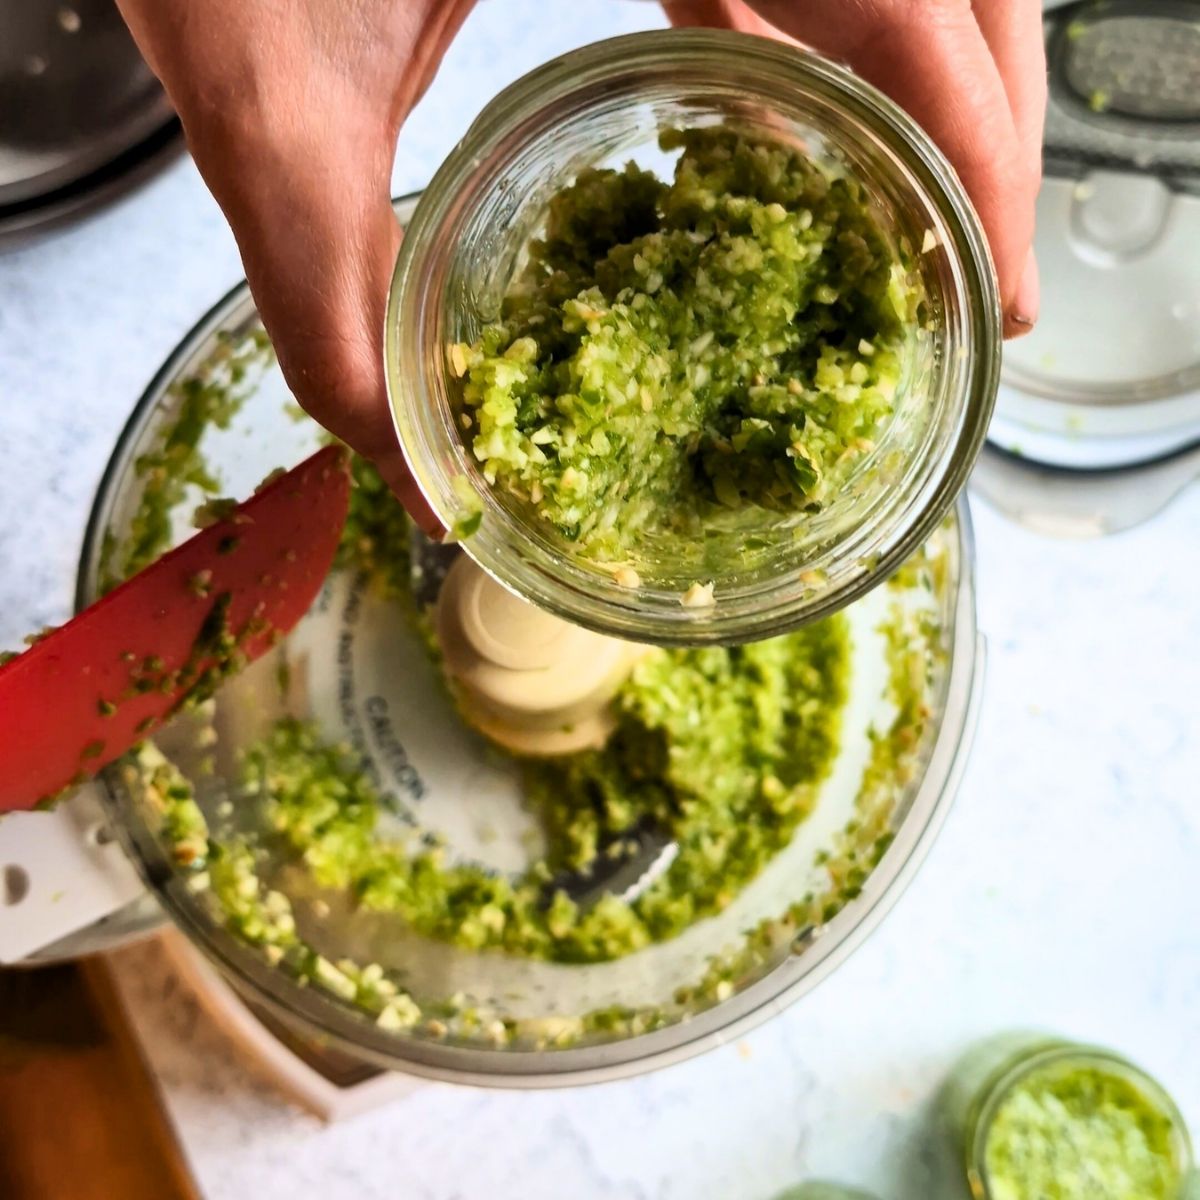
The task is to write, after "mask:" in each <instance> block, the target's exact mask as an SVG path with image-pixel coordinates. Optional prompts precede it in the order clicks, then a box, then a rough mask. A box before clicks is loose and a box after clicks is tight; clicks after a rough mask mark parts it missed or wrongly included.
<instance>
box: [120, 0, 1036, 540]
mask: <svg viewBox="0 0 1200 1200" xmlns="http://www.w3.org/2000/svg"><path fill="white" fill-rule="evenodd" d="M118 3H119V5H120V8H121V10H122V13H123V15H124V16H125V19H126V21H127V22H128V24H129V26H130V29H131V30H132V31H133V34H134V37H135V38H136V40H137V42H138V45H139V47H140V48H141V50H142V53H143V54H144V56H145V57H146V59H147V61H148V62H149V63H150V65H151V67H152V68H153V69H154V70H155V72H156V73H157V74H158V76H159V78H160V79H161V80H162V81H163V84H164V86H165V87H166V90H167V92H168V94H169V96H170V97H171V100H172V103H173V104H174V105H175V108H176V110H177V111H178V113H179V115H180V117H181V119H182V121H183V126H184V130H185V132H186V134H187V137H188V143H189V147H190V149H191V151H192V155H193V158H194V159H195V161H196V165H197V167H198V168H199V170H200V173H201V175H202V176H203V177H204V180H205V182H206V183H207V184H208V186H209V188H210V189H211V190H212V192H213V195H214V196H215V197H216V199H217V202H218V203H219V204H220V205H221V207H222V209H223V211H224V212H225V215H226V216H227V218H228V219H229V222H230V225H231V226H232V228H233V232H234V236H235V237H236V239H237V242H238V247H239V249H240V251H241V254H242V260H243V263H244V265H245V268H246V275H247V278H248V280H249V282H250V287H251V290H252V292H253V293H254V296H255V299H256V301H257V304H258V308H259V312H260V313H261V315H262V319H263V323H264V325H265V326H266V328H267V331H268V333H269V334H270V335H271V339H272V342H273V344H274V345H275V348H276V351H277V352H278V355H279V361H280V366H281V368H282V370H283V373H284V376H285V378H286V379H287V382H288V385H289V387H290V388H291V390H292V392H293V394H294V395H295V396H296V398H297V400H298V401H299V402H300V403H301V404H302V405H303V407H304V408H305V409H306V410H307V411H308V412H309V413H310V414H311V415H312V416H313V417H315V418H316V419H317V420H318V421H320V422H321V424H323V425H324V426H325V427H326V428H328V429H330V430H331V431H332V432H333V433H334V434H336V435H337V436H338V437H340V438H341V439H342V440H343V441H345V442H347V443H348V444H349V445H350V446H352V447H353V448H354V449H355V450H357V451H358V452H359V453H361V454H363V455H365V456H366V457H367V458H370V459H372V460H373V461H374V462H375V463H376V465H377V466H378V467H379V469H380V472H381V473H382V475H383V477H384V478H385V480H386V481H387V482H388V484H389V485H390V486H391V488H392V489H393V491H395V492H396V494H397V495H398V496H399V497H400V499H401V500H402V501H403V502H404V504H405V506H406V507H407V508H408V510H409V511H410V512H411V513H412V514H413V516H414V517H415V518H416V519H417V520H418V522H419V523H420V524H421V525H422V526H423V527H424V528H426V529H427V530H429V531H430V532H435V531H437V530H438V528H439V527H438V523H437V521H436V518H434V517H433V515H432V513H431V512H430V511H429V509H428V507H427V505H426V504H425V502H424V500H423V498H422V497H421V495H420V493H419V491H418V490H417V488H416V486H415V485H414V483H413V481H412V479H411V477H410V476H409V474H408V471H407V468H406V466H405V463H404V457H403V454H402V453H401V451H400V448H399V446H398V444H397V442H396V438H395V433H394V431H393V427H392V422H391V417H390V414H389V413H388V409H387V404H386V400H385V394H386V388H385V383H384V377H383V363H382V355H381V353H380V344H381V341H382V330H383V322H384V310H385V307H386V302H387V291H388V285H389V281H390V276H391V270H392V265H393V263H394V260H395V255H396V250H397V247H398V245H399V238H400V231H399V228H398V227H397V224H396V221H395V218H394V215H393V213H392V209H391V200H390V180H391V166H392V161H393V158H394V155H395V146H396V138H397V135H398V133H399V129H400V126H401V124H402V123H403V121H404V118H405V117H406V116H407V115H408V113H409V112H410V111H411V109H412V107H413V106H414V105H415V104H416V102H417V100H419V99H420V97H421V95H422V94H423V92H424V90H425V88H426V87H427V86H428V85H429V83H430V81H431V80H432V78H433V75H434V73H435V72H436V70H437V67H438V65H439V63H440V61H441V59H442V56H443V55H444V53H445V51H446V49H447V48H448V46H449V45H450V43H451V41H452V40H453V38H454V35H455V33H456V32H457V31H458V29H459V27H460V26H461V24H462V22H463V20H464V19H465V17H466V15H467V13H468V12H469V11H470V9H471V8H472V7H473V4H474V0H403V2H400V0H341V2H340V3H337V4H329V3H328V2H327V0H273V2H267V0H258V2H257V3H253V4H247V3H245V2H244V0H205V2H204V3H202V4H196V3H194V2H193V0H118ZM664 3H665V6H666V9H667V11H668V14H669V15H670V17H671V19H672V20H673V21H674V22H675V23H676V24H705V25H713V26H724V27H727V28H734V29H741V30H744V31H748V32H755V33H761V34H768V35H771V36H792V37H794V38H795V39H797V40H800V41H804V42H806V43H807V44H810V45H812V46H814V47H815V48H817V49H820V50H822V51H824V52H826V53H829V54H832V55H834V56H837V57H840V58H843V59H845V60H847V61H849V62H850V63H851V65H853V66H854V67H855V68H856V69H857V70H858V71H859V73H860V74H862V75H863V76H864V77H865V78H867V79H869V80H871V81H872V82H873V83H875V84H877V85H878V86H880V87H881V88H883V89H884V90H885V91H887V92H888V93H889V94H891V95H892V96H893V97H894V98H895V99H896V100H897V101H898V102H899V103H900V104H902V105H903V106H904V107H905V108H907V109H908V110H909V111H910V112H911V113H912V115H913V116H914V117H916V119H917V120H919V121H920V122H921V123H922V124H923V125H924V126H925V127H926V128H927V129H928V130H929V132H930V133H931V135H932V136H933V137H934V138H935V140H936V141H938V143H939V144H940V145H941V146H942V148H943V150H944V151H945V152H946V154H947V156H948V157H949V158H950V160H951V161H952V162H953V163H954V165H955V166H956V167H957V169H958V171H959V173H960V175H961V176H962V178H963V181H964V183H965V184H966V187H967V190H968V191H969V192H970V194H971V196H972V199H973V200H974V201H975V204H976V207H977V208H978V209H979V212H980V215H981V218H982V219H983V223H984V227H985V229H986V230H987V233H988V236H989V239H990V241H991V245H992V251H993V255H994V257H995V259H996V265H997V271H998V274H999V277H1000V284H1001V292H1002V296H1003V299H1004V303H1005V313H1006V317H1005V330H1006V333H1008V334H1009V335H1013V334H1016V333H1020V332H1024V331H1025V330H1027V329H1028V328H1029V327H1031V326H1032V323H1033V318H1034V316H1035V315H1036V310H1037V272H1036V266H1035V264H1034V263H1033V259H1032V254H1031V253H1030V252H1029V246H1030V242H1031V238H1032V229H1033V200H1034V197H1035V196H1036V192H1037V186H1038V180H1039V175H1040V152H1041V121H1042V111H1043V108H1044V92H1045V76H1044V67H1043V62H1042V42H1041V33H1040V19H1039V14H1040V7H1039V5H1038V0H975V3H974V7H972V6H971V3H970V0H924V2H922V0H907V2H906V0H853V2H851V0H745V2H743V0H664ZM751 5H753V7H751Z"/></svg>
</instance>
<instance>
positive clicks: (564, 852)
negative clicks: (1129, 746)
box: [241, 617, 848, 962]
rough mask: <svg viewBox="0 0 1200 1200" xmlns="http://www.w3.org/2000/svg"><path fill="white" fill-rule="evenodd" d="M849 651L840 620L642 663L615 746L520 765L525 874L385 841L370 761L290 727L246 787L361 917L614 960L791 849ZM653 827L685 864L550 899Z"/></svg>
mask: <svg viewBox="0 0 1200 1200" xmlns="http://www.w3.org/2000/svg"><path fill="white" fill-rule="evenodd" d="M847 652H848V646H847V633H846V627H845V622H844V620H843V619H842V618H840V617H837V618H833V619H832V620H830V621H827V622H825V623H823V624H821V625H818V626H815V627H812V628H810V629H807V630H804V631H802V632H801V633H797V634H791V635H789V636H787V637H784V638H778V639H774V640H772V641H768V642H760V643H757V644H755V645H753V646H746V647H740V648H737V649H705V650H698V651H669V652H668V651H664V652H662V653H659V654H656V655H654V656H653V657H651V658H650V659H648V660H646V661H644V662H643V663H641V664H640V665H639V666H638V667H637V669H636V670H635V671H634V674H633V676H632V678H631V679H630V680H629V681H628V683H626V684H625V686H624V687H623V689H622V690H621V692H620V693H619V695H618V697H617V706H618V710H619V714H620V723H619V726H618V729H617V731H616V733H615V734H614V735H613V737H612V738H611V739H610V741H609V743H608V745H607V746H606V747H605V748H604V749H603V750H600V751H590V752H587V753H583V754H577V755H571V756H569V757H566V758H562V759H557V760H527V761H525V762H524V763H523V764H522V767H523V772H524V783H525V793H526V799H527V803H528V805H529V807H530V808H531V810H532V811H533V812H534V813H535V814H536V816H537V817H538V819H539V821H540V823H541V825H542V827H543V830H544V832H545V836H546V842H547V847H548V849H547V853H546V856H545V858H544V859H540V860H538V861H537V862H536V863H534V864H533V865H532V866H531V867H530V869H529V870H528V871H526V872H525V873H524V874H523V875H521V876H519V877H517V878H510V877H508V876H505V875H501V874H497V873H494V872H489V871H485V870H484V869H482V868H480V867H477V866H474V865H470V864H450V863H447V862H446V861H445V858H444V853H443V851H442V850H441V849H440V848H438V847H432V848H417V849H416V850H415V851H414V849H413V848H412V847H410V846H408V845H401V844H396V843H390V842H388V841H385V840H378V838H377V835H376V832H375V827H376V824H377V821H378V818H379V816H380V814H381V812H382V804H381V799H380V797H379V795H378V794H377V792H376V791H375V789H374V787H373V786H372V785H371V783H370V782H369V780H368V779H367V777H366V776H365V774H364V773H363V771H362V770H361V768H360V766H359V764H358V763H357V762H356V761H355V759H354V757H353V756H352V755H351V753H350V752H348V751H347V750H346V749H344V748H342V747H338V746H329V745H325V744H323V743H322V742H321V740H320V738H319V735H318V733H317V731H316V730H315V729H313V728H312V727H311V726H308V725H304V724H301V723H299V722H296V721H294V720H284V721H282V722H280V723H278V724H277V725H276V726H275V727H274V729H273V730H272V732H271V733H270V735H269V736H268V737H267V738H266V739H265V741H263V742H262V743H260V744H259V745H257V746H255V747H253V748H252V749H251V750H250V751H249V752H248V753H247V755H246V759H245V765H244V772H243V778H242V781H241V782H242V787H243V790H244V792H245V793H246V794H247V795H248V796H251V797H255V798H257V799H258V800H259V801H260V803H261V804H262V805H263V808H264V815H265V818H266V822H267V824H268V826H269V827H270V828H272V829H273V830H275V831H276V832H277V833H278V834H279V835H280V836H281V837H282V838H283V840H284V841H285V842H286V844H287V845H288V846H289V847H290V848H291V850H292V851H293V852H294V853H295V854H297V855H299V856H302V857H303V862H304V865H305V867H306V868H307V869H308V870H309V871H310V872H311V873H312V876H313V878H314V879H315V880H316V882H317V883H318V884H320V885H321V886H323V887H329V888H337V889H348V890H349V891H351V892H352V893H353V894H354V895H355V896H356V897H357V898H358V901H359V903H360V904H362V905H363V906H364V907H365V908H369V909H375V910H382V911H390V912H396V913H398V914H400V915H401V916H403V917H404V919H405V920H406V921H407V922H408V923H409V924H411V925H412V927H413V928H414V929H416V930H418V931H419V932H421V933H423V934H425V935H427V936H430V937H434V938H438V939H440V940H443V941H447V942H451V943H454V944H456V945H460V946H465V947H468V948H471V949H483V948H493V947H494V948H498V949H503V950H505V951H507V952H509V953H512V954H521V955H528V956H533V957H538V958H548V959H554V960H557V961H563V962H595V961H600V960H604V959H612V958H618V957H620V956H622V955H625V954H629V953H631V952H633V951H635V950H638V949H640V948H641V947H643V946H646V945H648V944H650V943H651V942H655V941H661V940H663V939H665V938H670V937H673V936H675V935H676V934H678V933H680V932H682V931H683V930H684V929H686V928H687V927H688V926H689V925H690V924H691V923H692V922H693V921H696V920H698V919H699V918H701V917H704V916H708V915H710V914H712V913H714V912H718V911H720V910H721V909H722V908H724V907H725V906H726V905H727V904H728V903H729V902H730V901H731V900H732V899H733V898H734V897H735V896H736V895H737V894H738V893H739V892H740V891H741V889H742V888H743V887H744V886H745V885H746V884H747V883H748V882H749V881H750V880H751V879H753V878H754V877H755V876H756V875H757V874H758V872H759V871H760V870H761V869H762V867H763V866H764V865H765V864H766V863H767V862H769V861H770V859H771V858H772V857H773V856H774V855H775V854H776V853H778V851H779V850H781V849H782V848H783V847H784V846H786V845H787V844H788V842H789V841H790V839H791V836H792V833H793V832H794V830H795V828H796V826H797V825H798V824H799V823H800V822H801V821H802V820H803V819H804V818H805V817H806V816H807V815H808V813H809V812H810V811H811V809H812V805H813V803H814V800H815V797H816V785H817V784H818V783H819V782H820V781H821V780H822V779H823V778H824V777H825V775H826V774H827V773H828V770H829V768H830V765H831V764H832V761H833V758H834V755H835V754H836V750H837V743H838V731H839V726H840V721H841V710H842V705H843V702H844V700H845V692H846V670H847ZM645 818H650V819H652V820H653V821H654V822H655V823H656V825H658V826H659V827H661V828H662V829H663V830H664V831H666V832H667V833H668V834H669V835H670V836H671V838H672V839H673V840H676V841H677V842H678V844H679V853H678V856H677V857H676V859H675V861H674V862H673V864H672V865H671V867H670V869H669V870H668V871H667V872H666V873H665V874H664V876H663V877H662V878H661V879H659V880H658V881H657V882H656V883H654V884H653V885H652V886H651V887H650V888H649V889H648V891H647V892H646V893H645V894H644V895H643V896H641V897H640V898H639V899H638V900H637V901H636V902H634V903H633V904H629V903H627V902H625V901H623V900H619V899H618V898H617V897H615V896H607V897H605V898H603V899H602V900H600V901H599V902H598V903H597V904H595V905H594V906H592V907H591V908H588V909H583V910H581V909H580V908H579V907H577V906H576V905H575V904H574V903H573V902H572V901H571V900H570V899H568V898H567V896H566V895H565V894H564V893H562V892H556V893H554V897H553V900H552V901H551V902H550V903H549V904H548V905H545V904H543V902H542V897H543V894H544V889H545V885H546V883H547V881H548V880H550V879H551V878H552V877H553V875H554V874H555V873H556V872H557V871H559V870H562V869H564V868H575V869H587V868H588V867H589V866H591V865H592V864H594V863H595V861H596V859H597V856H598V855H599V854H601V853H603V847H604V846H605V845H606V844H608V843H610V842H611V840H612V836H613V835H617V834H620V833H622V832H623V831H625V830H627V829H629V828H630V827H631V826H633V825H635V824H637V823H638V822H639V821H641V820H643V819H645Z"/></svg>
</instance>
